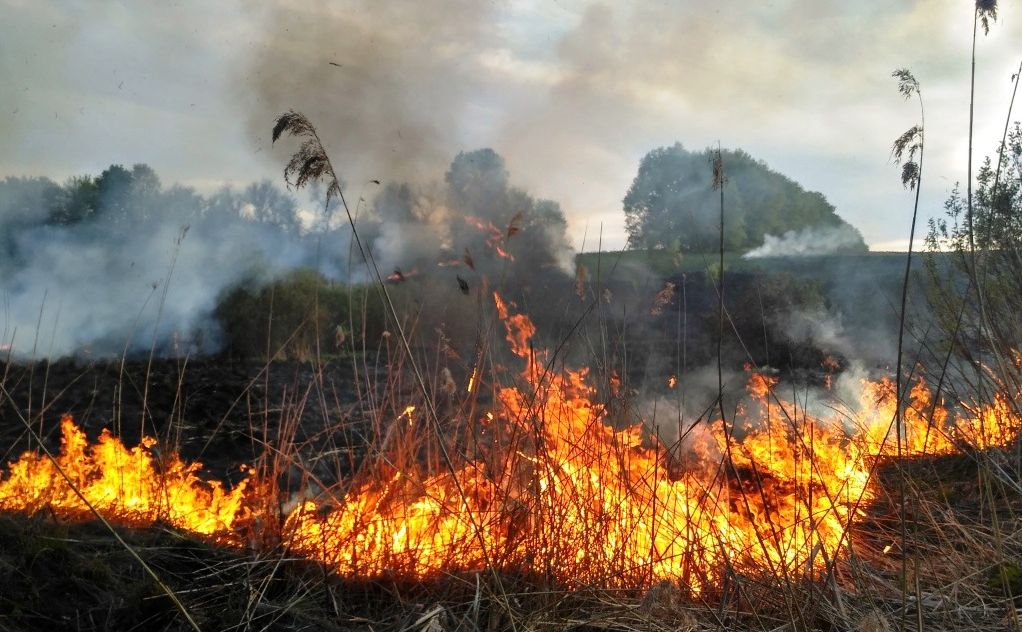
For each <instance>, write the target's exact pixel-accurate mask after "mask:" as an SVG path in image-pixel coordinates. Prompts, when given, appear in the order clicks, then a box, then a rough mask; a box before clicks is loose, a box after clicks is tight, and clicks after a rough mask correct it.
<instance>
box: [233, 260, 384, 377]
mask: <svg viewBox="0 0 1022 632" xmlns="http://www.w3.org/2000/svg"><path fill="white" fill-rule="evenodd" d="M215 316H216V318H217V320H218V322H219V324H220V327H221V329H222V332H223V336H224V353H226V354H228V355H229V356H232V357H239V358H265V359H293V360H300V361H306V360H310V359H313V358H316V357H322V356H330V355H337V354H340V353H343V352H346V351H349V352H350V350H352V349H357V348H360V347H361V346H362V345H361V344H360V341H362V340H365V341H367V342H369V343H370V344H371V342H370V341H375V340H378V339H379V338H380V336H381V335H382V333H383V331H384V329H385V326H386V318H385V315H384V311H383V302H382V299H381V298H380V296H379V294H378V293H377V292H376V291H375V290H374V288H371V287H366V286H348V285H343V284H340V283H334V282H332V281H329V280H327V279H326V278H325V277H323V276H322V275H320V274H319V273H318V272H316V271H314V270H309V269H299V270H296V271H294V272H292V273H290V274H288V275H287V276H285V277H284V278H281V279H278V280H276V281H273V282H270V283H255V282H253V283H248V284H243V285H241V286H237V287H235V288H233V289H230V290H228V291H227V292H226V293H225V294H224V295H223V296H222V297H221V299H220V302H219V304H218V305H217V308H216V311H215Z"/></svg>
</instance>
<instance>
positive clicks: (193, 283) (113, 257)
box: [0, 180, 347, 358]
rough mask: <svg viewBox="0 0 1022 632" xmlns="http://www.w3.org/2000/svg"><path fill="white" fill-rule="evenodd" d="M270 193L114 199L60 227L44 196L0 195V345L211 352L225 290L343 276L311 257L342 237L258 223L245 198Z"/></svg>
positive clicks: (331, 263)
mask: <svg viewBox="0 0 1022 632" xmlns="http://www.w3.org/2000/svg"><path fill="white" fill-rule="evenodd" d="M12 181H13V180H8V181H6V183H5V184H10V183H11V182H12ZM267 186H268V185H256V186H253V187H250V188H249V190H248V191H246V192H245V193H241V194H239V193H235V192H232V191H229V190H225V191H221V192H220V193H218V194H217V195H216V196H213V197H212V198H210V199H205V198H202V197H200V196H197V195H196V194H194V192H191V191H189V190H187V189H182V188H172V189H170V190H168V191H159V192H154V194H152V195H147V196H146V197H145V199H144V200H131V199H128V198H124V197H118V202H117V203H116V204H110V203H107V205H106V207H107V210H106V211H105V212H104V213H99V214H97V215H96V216H94V217H91V218H88V219H84V220H82V221H77V222H73V223H63V224H61V223H54V222H53V221H52V218H51V217H49V216H48V215H47V211H46V209H45V207H44V206H43V205H42V204H41V202H42V201H41V200H35V205H33V204H32V202H33V200H32V199H31V197H30V196H29V197H28V198H25V197H22V198H20V199H17V200H12V199H11V198H10V197H8V198H7V199H0V232H2V233H3V234H4V236H5V241H4V243H3V245H4V246H5V248H3V249H0V271H2V273H3V274H2V278H0V345H3V347H4V348H5V350H10V351H11V352H12V355H14V356H15V357H51V358H57V357H63V356H68V355H79V356H87V357H109V356H118V355H120V354H122V353H124V352H127V353H129V354H132V353H138V352H143V351H148V350H149V349H150V348H151V347H152V346H155V348H156V350H157V352H158V353H160V354H171V355H180V354H184V353H196V352H210V351H215V350H216V349H217V348H218V346H219V342H220V340H219V333H220V332H219V329H218V327H217V323H216V322H215V320H214V319H213V317H212V315H213V310H214V308H215V307H216V304H217V300H218V299H219V297H220V295H221V293H222V292H223V291H224V290H225V289H227V288H230V287H232V286H234V285H236V284H238V283H241V282H242V281H255V282H258V281H265V280H270V279H273V278H276V277H278V276H280V275H281V274H283V273H285V272H287V271H289V270H292V269H294V268H296V267H300V266H305V267H315V268H318V269H319V270H320V271H321V272H322V273H324V274H326V275H328V276H334V277H336V276H338V275H339V274H341V272H342V270H343V268H342V266H341V264H340V263H339V261H337V259H336V258H331V257H324V256H321V255H319V254H318V253H319V252H331V251H334V252H343V251H344V250H345V248H346V242H347V237H346V236H345V235H343V234H341V233H336V232H330V231H323V232H319V233H317V234H316V235H311V234H302V233H301V232H299V231H296V230H294V228H293V227H291V228H289V227H287V226H282V225H280V224H275V223H273V222H271V221H269V219H268V218H266V217H262V218H260V217H259V216H260V215H265V209H260V207H259V204H258V203H257V202H258V201H259V197H258V196H257V195H254V194H256V193H258V192H259V191H260V190H262V191H263V192H265V191H267V190H272V187H271V188H269V189H267ZM8 189H9V187H8ZM108 195H110V196H111V197H117V196H118V195H119V194H115V193H110V194H108ZM278 195H279V192H278ZM2 197H3V196H0V198H2ZM14 202H18V203H14ZM122 202H124V204H122ZM136 204H139V205H144V209H142V208H140V207H137V206H135V205H136ZM115 207H119V208H120V209H121V210H123V211H125V212H124V213H123V214H118V213H115V212H114V211H113V210H111V209H113V208H115ZM285 208H288V207H285Z"/></svg>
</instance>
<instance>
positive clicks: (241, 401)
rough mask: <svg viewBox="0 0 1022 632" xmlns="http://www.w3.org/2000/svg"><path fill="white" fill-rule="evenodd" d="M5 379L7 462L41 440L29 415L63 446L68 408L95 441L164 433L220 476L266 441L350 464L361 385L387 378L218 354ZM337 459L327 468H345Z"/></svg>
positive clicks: (363, 414) (18, 373) (361, 416)
mask: <svg viewBox="0 0 1022 632" xmlns="http://www.w3.org/2000/svg"><path fill="white" fill-rule="evenodd" d="M369 370H370V371H372V367H369ZM0 380H2V382H0V383H2V384H3V391H2V392H0V459H2V462H8V461H10V460H11V459H13V458H15V457H16V456H17V455H18V454H19V453H20V452H22V451H24V450H26V449H31V448H34V447H36V443H35V441H34V440H33V439H32V438H31V434H30V432H29V431H28V430H27V428H26V426H25V423H26V422H27V423H29V424H31V426H32V428H33V429H34V430H35V431H36V432H37V433H39V434H40V435H41V436H42V437H43V439H44V441H45V443H46V444H47V445H48V446H49V447H51V448H53V449H56V448H58V447H59V444H60V418H61V416H62V415H64V414H68V413H69V414H71V415H72V416H73V417H74V419H75V421H76V422H77V423H78V424H79V426H81V427H83V428H84V429H85V431H86V433H87V435H88V436H89V437H90V439H93V440H94V439H95V438H96V437H98V436H99V434H100V432H101V431H102V430H103V429H105V428H108V429H110V430H111V431H113V432H114V434H115V435H117V436H120V437H121V438H122V439H123V441H124V442H125V443H126V444H128V445H135V444H137V443H138V441H139V438H140V436H141V435H142V434H145V435H148V436H156V437H157V438H158V441H159V443H158V444H157V448H161V447H162V448H163V449H167V448H171V449H176V450H178V451H179V452H180V453H181V454H182V456H183V457H184V458H186V459H189V460H194V459H200V460H201V461H202V462H203V463H204V465H205V468H204V472H205V473H206V474H207V475H209V476H212V477H216V478H221V479H234V478H236V477H237V476H239V474H240V469H239V465H240V464H247V463H253V462H254V461H255V459H256V458H257V457H259V456H261V455H265V454H266V453H267V452H268V451H267V450H266V443H269V444H271V445H274V446H275V447H284V448H287V449H290V447H291V444H289V443H288V442H292V441H293V444H295V445H297V446H299V447H301V448H303V451H305V452H306V453H308V454H323V453H324V452H327V451H331V450H332V451H333V453H334V454H339V453H345V452H352V454H353V455H354V456H352V455H347V458H345V459H343V461H344V464H347V463H350V461H352V459H355V458H357V456H358V451H359V448H360V445H364V443H365V441H364V439H365V427H366V424H367V423H368V422H367V419H368V416H369V414H370V413H369V412H368V411H367V410H366V409H365V407H364V406H362V405H361V404H360V403H359V402H360V401H365V400H366V399H367V398H365V397H363V396H360V394H359V392H358V390H357V388H356V384H357V383H362V384H365V383H372V384H377V383H378V382H379V383H382V382H385V380H378V379H377V376H376V375H375V374H374V375H372V376H371V377H369V378H368V379H367V378H366V375H365V368H364V367H363V370H362V372H361V374H357V373H356V368H355V366H354V364H353V363H352V361H351V360H343V361H331V362H326V363H322V364H319V365H314V364H312V363H299V362H273V363H270V364H266V363H265V362H235V361H226V360H222V359H218V358H202V359H188V360H185V359H160V360H154V361H153V362H152V364H151V365H150V363H149V362H147V361H145V360H141V361H128V362H125V363H123V364H122V363H121V362H120V361H119V360H111V361H98V362H91V363H82V362H79V361H73V360H62V361H58V362H53V363H47V362H37V363H34V364H13V363H12V364H6V365H0ZM284 444H286V445H284ZM270 452H272V451H270ZM336 460H337V459H335V461H336ZM344 464H341V465H342V469H343V465H344ZM337 465H338V464H337V463H333V466H334V467H332V468H331V469H332V470H334V471H331V472H327V471H323V472H320V475H322V476H324V477H327V478H335V477H336V476H337V475H339V474H343V472H337V471H336V470H337V467H336V466H337Z"/></svg>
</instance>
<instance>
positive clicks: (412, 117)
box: [237, 0, 493, 189]
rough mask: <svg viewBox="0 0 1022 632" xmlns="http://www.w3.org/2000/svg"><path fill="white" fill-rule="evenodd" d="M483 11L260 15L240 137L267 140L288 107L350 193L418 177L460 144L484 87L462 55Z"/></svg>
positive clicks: (245, 76) (363, 6)
mask: <svg viewBox="0 0 1022 632" xmlns="http://www.w3.org/2000/svg"><path fill="white" fill-rule="evenodd" d="M492 11H493V10H492V9H491V8H488V5H487V3H478V2H472V1H471V0H442V1H441V2H429V3H411V4H409V3H404V2H368V1H360V0H354V1H352V2H346V3H344V4H343V6H341V5H334V4H329V3H318V4H317V3H313V6H303V7H302V8H298V7H297V6H276V7H273V8H271V9H269V10H268V12H267V13H266V15H264V16H263V20H262V24H263V29H264V31H263V33H262V34H261V42H260V46H259V47H258V48H257V49H256V50H255V51H254V54H253V55H252V56H251V57H249V58H247V60H246V61H247V62H248V63H249V64H250V66H249V71H248V72H247V73H242V74H239V75H238V76H237V80H238V86H237V88H238V90H239V93H240V95H239V96H240V97H241V98H242V100H241V103H243V104H244V105H245V108H246V111H245V114H246V118H247V124H248V126H249V129H250V133H251V135H252V136H254V137H255V138H259V139H268V137H269V130H270V125H271V123H272V121H273V120H274V118H275V117H276V116H277V115H279V114H280V113H281V112H284V111H286V110H289V109H294V110H298V111H300V112H302V113H304V114H305V115H306V116H308V117H309V119H310V120H311V121H312V122H313V123H314V124H315V125H316V126H317V127H318V129H319V133H320V137H321V138H322V139H323V143H324V145H325V147H326V149H327V151H329V152H330V154H331V159H332V161H333V163H334V165H335V166H336V167H337V169H338V171H339V173H341V174H343V177H344V178H345V180H347V181H349V182H352V183H354V185H355V186H356V187H357V188H358V189H361V187H362V186H363V185H364V184H365V183H368V182H369V181H370V180H372V179H375V180H381V181H384V182H401V181H413V182H422V181H428V180H429V179H430V178H431V177H432V175H433V174H434V173H436V172H438V171H440V170H442V169H443V166H444V164H445V163H446V162H447V161H449V160H450V158H451V156H453V155H454V154H455V153H457V151H459V150H460V149H462V148H464V146H465V142H464V139H463V138H462V136H461V132H462V130H463V122H464V121H466V120H467V119H468V118H469V117H468V114H469V109H470V108H471V107H472V104H473V95H476V94H478V93H480V92H481V91H482V89H483V88H482V86H483V83H484V78H483V77H481V76H480V75H479V74H478V73H474V72H472V71H473V70H475V68H474V66H473V64H472V63H471V59H472V56H471V55H472V52H473V51H476V50H480V49H482V48H485V41H486V40H487V38H488V37H491V36H492V33H491V31H490V29H491V28H492V27H491V26H489V24H490V20H488V19H487V16H490V15H491V14H492ZM268 153H269V152H268ZM274 159H276V158H274ZM281 164H283V163H281Z"/></svg>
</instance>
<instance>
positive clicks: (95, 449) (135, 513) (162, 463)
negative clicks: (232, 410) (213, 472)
mask: <svg viewBox="0 0 1022 632" xmlns="http://www.w3.org/2000/svg"><path fill="white" fill-rule="evenodd" d="M60 427H61V432H62V433H63V434H62V439H61V445H60V454H59V455H58V456H57V457H56V459H55V460H54V461H51V460H49V459H48V458H47V457H45V456H42V455H39V454H36V453H33V452H26V453H25V454H23V455H21V458H19V459H18V460H17V461H15V462H14V463H11V464H10V466H9V467H8V473H7V476H6V478H4V479H3V480H2V481H0V510H2V511H26V512H36V511H40V510H42V509H43V508H49V509H51V510H52V511H54V512H55V513H57V514H58V515H64V516H69V517H74V518H79V517H87V516H89V515H91V511H90V509H89V505H92V506H93V507H95V508H96V510H98V511H99V512H100V513H101V514H104V515H109V516H113V517H115V518H116V519H117V520H118V521H119V522H122V523H125V524H130V525H139V526H145V525H150V524H152V523H153V522H155V521H157V520H160V521H163V522H166V523H168V524H170V525H173V526H174V527H177V528H179V529H182V530H185V531H191V532H193V533H197V534H201V535H210V536H215V537H217V538H218V539H225V540H230V539H231V538H230V537H229V535H230V534H231V533H232V530H233V528H234V527H235V526H236V525H238V524H240V522H241V521H243V520H244V519H245V518H246V517H247V516H248V512H247V509H248V508H247V507H246V505H245V490H246V487H247V485H248V481H247V480H242V481H241V482H240V483H239V484H238V485H236V486H235V487H234V488H233V489H232V490H230V491H227V490H225V488H224V486H223V485H222V484H221V483H219V482H217V481H208V482H207V481H203V480H202V479H200V478H199V476H198V472H199V470H200V469H201V465H200V464H197V463H191V464H189V463H185V462H183V461H182V460H181V459H180V458H179V457H178V456H177V455H176V454H170V455H159V453H158V451H156V450H154V446H155V443H156V442H155V440H154V439H152V438H150V437H146V438H144V439H143V440H142V443H141V444H140V445H138V446H136V447H134V448H131V449H128V448H125V447H124V444H122V443H121V442H120V441H119V440H117V439H116V438H115V437H113V436H112V435H111V434H110V433H109V432H108V431H106V430H104V431H103V433H102V434H101V435H100V437H99V441H98V442H97V443H96V444H95V445H93V446H89V444H88V440H87V439H86V437H85V433H84V432H83V431H82V430H81V429H79V428H78V427H77V426H76V425H75V423H74V421H73V420H72V419H71V417H70V416H69V415H65V416H64V417H63V418H62V419H61V422H60ZM58 468H59V470H63V472H64V473H65V474H66V475H67V477H68V478H69V479H70V480H71V482H72V483H73V484H74V486H75V488H77V489H78V491H79V492H80V494H81V495H80V496H79V495H78V494H76V493H75V492H74V491H73V490H72V489H71V487H70V486H69V485H68V484H67V482H66V480H65V479H64V478H63V476H61V475H60V473H59V470H58Z"/></svg>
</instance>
